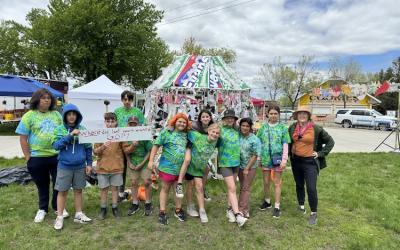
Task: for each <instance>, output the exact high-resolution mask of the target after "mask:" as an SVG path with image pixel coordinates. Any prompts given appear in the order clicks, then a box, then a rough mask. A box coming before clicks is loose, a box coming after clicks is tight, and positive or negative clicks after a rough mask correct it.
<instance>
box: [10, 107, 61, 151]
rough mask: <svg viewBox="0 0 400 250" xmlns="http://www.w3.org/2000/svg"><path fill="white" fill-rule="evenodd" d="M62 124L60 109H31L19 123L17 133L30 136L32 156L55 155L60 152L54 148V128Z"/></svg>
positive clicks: (29, 142)
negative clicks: (44, 110)
mask: <svg viewBox="0 0 400 250" xmlns="http://www.w3.org/2000/svg"><path fill="white" fill-rule="evenodd" d="M61 124H62V117H61V114H60V113H59V112H58V111H48V112H45V113H43V112H40V111H38V110H30V111H28V112H27V113H26V114H25V115H24V116H22V119H21V121H20V123H19V124H18V127H17V129H16V130H15V133H17V134H20V135H27V136H28V144H29V149H30V152H31V156H32V157H48V156H54V155H56V154H57V153H58V152H57V151H56V150H55V149H54V148H53V146H52V144H53V138H54V137H53V133H54V129H55V128H56V127H57V126H59V125H61Z"/></svg>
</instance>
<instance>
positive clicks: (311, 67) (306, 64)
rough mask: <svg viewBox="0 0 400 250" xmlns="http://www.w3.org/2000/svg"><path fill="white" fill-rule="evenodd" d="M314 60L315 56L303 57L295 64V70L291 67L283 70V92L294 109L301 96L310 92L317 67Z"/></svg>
mask: <svg viewBox="0 0 400 250" xmlns="http://www.w3.org/2000/svg"><path fill="white" fill-rule="evenodd" d="M314 58H315V57H314V56H310V55H303V56H301V57H300V58H299V60H298V61H297V63H295V64H294V66H293V69H292V68H290V67H289V66H285V67H284V68H283V69H282V90H283V93H284V95H285V96H286V97H287V98H288V99H289V101H290V104H291V107H292V109H294V107H295V104H296V102H297V101H298V99H299V97H300V94H302V93H306V92H308V90H309V86H310V85H309V83H310V81H311V79H312V73H313V72H314V71H315V69H316V66H317V65H316V64H315V63H314Z"/></svg>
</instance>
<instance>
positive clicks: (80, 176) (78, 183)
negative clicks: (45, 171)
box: [54, 168, 86, 192]
mask: <svg viewBox="0 0 400 250" xmlns="http://www.w3.org/2000/svg"><path fill="white" fill-rule="evenodd" d="M85 177H86V173H85V168H79V169H63V168H58V169H57V179H56V185H55V187H54V189H55V190H57V191H60V192H65V191H68V190H69V189H70V188H71V187H72V188H73V189H83V188H85V187H86V179H85Z"/></svg>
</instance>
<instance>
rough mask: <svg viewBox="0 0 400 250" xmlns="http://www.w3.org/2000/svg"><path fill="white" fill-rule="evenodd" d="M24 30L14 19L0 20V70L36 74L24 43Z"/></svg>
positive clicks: (15, 73) (10, 72) (18, 73)
mask: <svg viewBox="0 0 400 250" xmlns="http://www.w3.org/2000/svg"><path fill="white" fill-rule="evenodd" d="M24 31H25V29H24V28H23V27H22V26H21V25H19V24H18V23H16V22H14V21H2V22H0V72H2V73H8V74H14V75H20V74H29V73H30V74H32V75H33V76H34V74H35V73H34V72H33V71H32V65H31V58H29V50H28V48H27V47H26V46H25V43H24Z"/></svg>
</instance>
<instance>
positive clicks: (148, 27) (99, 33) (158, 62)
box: [0, 0, 172, 88]
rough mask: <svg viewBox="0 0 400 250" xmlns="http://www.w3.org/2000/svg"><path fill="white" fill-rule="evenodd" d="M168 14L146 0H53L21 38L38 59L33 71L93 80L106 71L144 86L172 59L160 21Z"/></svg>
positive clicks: (34, 16)
mask: <svg viewBox="0 0 400 250" xmlns="http://www.w3.org/2000/svg"><path fill="white" fill-rule="evenodd" d="M162 15H163V14H162V12H161V11H158V10H156V9H155V6H154V5H152V4H149V3H147V2H144V1H143V0H108V1H106V0H51V1H50V2H49V5H48V9H46V10H42V9H32V10H31V11H30V12H29V14H28V15H27V20H28V22H29V24H30V27H24V29H25V30H24V31H23V36H21V37H20V42H21V44H23V45H24V47H25V48H26V49H27V51H28V52H29V53H27V55H28V56H27V58H29V59H30V58H31V59H32V63H33V67H30V68H31V69H32V72H31V73H30V75H34V74H38V73H39V74H41V75H43V74H45V75H47V76H50V77H54V76H57V77H58V76H60V75H69V76H74V77H78V78H81V79H83V80H84V81H85V82H88V81H91V80H93V79H95V78H97V77H98V76H100V75H102V74H106V75H107V76H108V77H109V78H110V79H111V80H114V81H117V82H121V81H124V80H128V81H131V82H132V85H133V87H136V88H144V87H146V86H147V85H149V84H150V83H151V82H152V81H153V79H155V78H157V77H158V76H159V75H160V73H161V71H160V69H161V68H162V67H164V66H166V65H167V64H168V63H170V61H171V60H172V54H171V53H170V52H169V50H168V47H167V45H166V44H165V43H164V41H162V40H161V39H160V38H159V37H157V30H156V26H155V25H156V24H157V23H158V22H160V21H161V18H162ZM0 40H2V38H0ZM24 63H25V64H26V65H29V63H30V62H29V61H28V60H27V61H25V62H24ZM28 68H29V67H28Z"/></svg>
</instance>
